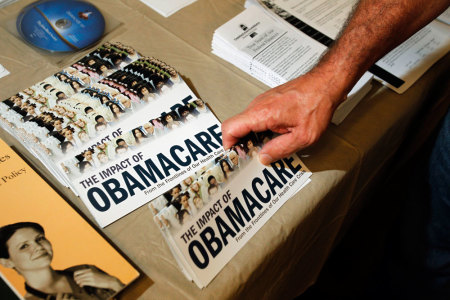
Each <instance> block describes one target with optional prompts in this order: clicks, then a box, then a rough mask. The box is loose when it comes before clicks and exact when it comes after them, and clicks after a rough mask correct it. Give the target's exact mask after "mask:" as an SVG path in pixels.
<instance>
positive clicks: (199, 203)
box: [194, 197, 203, 209]
mask: <svg viewBox="0 0 450 300" xmlns="http://www.w3.org/2000/svg"><path fill="white" fill-rule="evenodd" d="M194 205H195V207H197V208H198V209H200V208H202V207H203V200H202V199H200V197H195V198H194Z"/></svg>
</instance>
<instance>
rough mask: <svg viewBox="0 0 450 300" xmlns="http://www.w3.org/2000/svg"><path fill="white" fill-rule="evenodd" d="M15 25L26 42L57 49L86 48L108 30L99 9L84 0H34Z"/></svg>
mask: <svg viewBox="0 0 450 300" xmlns="http://www.w3.org/2000/svg"><path fill="white" fill-rule="evenodd" d="M16 25H17V30H18V31H19V33H20V35H21V36H22V37H23V38H24V39H25V40H26V41H28V42H29V43H31V44H33V45H35V46H36V47H39V48H41V49H45V50H49V51H56V52H67V51H75V50H78V49H81V48H84V47H87V46H89V45H91V44H93V43H95V42H96V41H98V40H99V39H100V38H101V36H102V35H103V32H104V31H105V19H104V18H103V15H102V14H101V13H100V11H99V10H98V9H97V8H96V7H95V6H93V5H92V4H90V3H87V2H85V1H81V0H44V1H37V2H34V3H32V4H30V5H28V6H27V7H25V8H24V9H23V10H22V12H21V13H20V14H19V17H18V18H17V23H16Z"/></svg>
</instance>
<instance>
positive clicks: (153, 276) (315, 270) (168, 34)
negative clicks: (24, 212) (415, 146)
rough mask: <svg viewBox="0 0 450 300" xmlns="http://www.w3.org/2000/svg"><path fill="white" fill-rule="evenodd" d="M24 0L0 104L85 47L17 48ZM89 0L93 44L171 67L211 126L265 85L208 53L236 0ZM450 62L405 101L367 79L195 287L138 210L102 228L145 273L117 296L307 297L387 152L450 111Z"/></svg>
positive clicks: (12, 10) (4, 50)
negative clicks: (355, 100)
mask: <svg viewBox="0 0 450 300" xmlns="http://www.w3.org/2000/svg"><path fill="white" fill-rule="evenodd" d="M30 2H31V1H29V0H22V1H19V2H17V3H15V4H12V5H10V6H8V7H6V8H4V9H2V10H0V45H1V54H0V64H2V65H3V66H4V67H6V69H8V70H9V71H10V72H11V74H10V75H9V76H7V77H4V78H1V79H0V99H6V98H7V97H9V96H11V95H13V94H14V93H16V92H17V91H19V90H21V89H24V88H26V87H28V86H30V85H32V84H34V83H36V82H38V81H39V80H41V79H43V78H45V77H47V76H48V75H50V74H53V73H55V72H56V71H58V70H60V69H61V68H62V67H64V66H66V65H68V64H70V63H71V62H74V61H75V60H76V59H78V58H80V57H82V56H83V55H85V54H86V53H87V52H88V51H89V50H85V51H82V52H78V53H74V54H66V55H56V56H52V55H49V54H46V53H43V52H40V51H38V50H36V49H33V48H31V47H30V46H28V45H26V44H25V43H24V42H23V41H21V40H20V39H19V38H18V37H17V36H16V35H15V34H14V32H13V31H14V29H13V25H14V22H15V18H16V16H17V14H18V12H19V11H20V9H21V8H22V7H23V6H25V5H27V4H28V3H30ZM92 2H93V3H94V4H95V5H96V6H97V7H98V8H100V10H101V11H102V12H103V13H104V14H105V16H106V19H107V33H106V34H105V36H104V38H103V39H102V41H108V40H114V41H121V42H122V43H124V44H128V45H131V46H133V47H135V48H136V49H137V50H138V51H140V52H141V53H143V54H144V55H147V56H155V57H157V58H159V59H161V60H163V61H165V62H167V63H168V64H170V65H172V66H174V67H175V68H176V69H177V70H178V71H179V72H180V74H182V76H183V78H184V79H185V81H186V82H187V83H188V84H189V85H190V87H191V88H192V89H193V90H194V91H195V92H196V93H197V94H198V95H199V97H201V98H202V99H203V100H205V101H206V102H208V103H209V104H210V106H211V107H212V109H213V110H214V112H215V113H216V115H217V117H218V118H219V119H220V120H224V119H226V118H228V117H230V116H232V115H233V114H235V113H237V112H239V111H241V110H243V109H244V108H245V107H246V105H247V104H248V103H249V102H250V101H251V100H252V99H253V98H254V97H255V96H257V95H258V94H259V93H261V92H263V91H264V90H265V89H267V87H266V86H264V85H263V84H262V83H260V82H258V81H256V80H255V79H253V78H252V77H250V76H249V75H247V74H245V73H244V72H242V71H240V70H239V69H237V68H235V67H234V66H232V65H230V64H228V63H227V62H225V61H223V60H221V59H220V58H218V57H216V56H214V55H213V54H211V53H210V45H211V40H212V35H213V32H214V30H215V29H216V28H218V27H219V26H220V25H222V24H223V23H225V22H226V21H228V20H229V19H230V18H232V17H233V16H235V15H236V14H238V13H239V12H240V11H242V10H243V9H244V7H243V2H244V1H243V0H222V1H214V0H198V1H197V2H195V3H194V4H192V5H190V6H188V7H186V8H184V9H183V10H181V11H179V12H177V13H176V14H174V15H172V16H171V17H169V18H164V17H162V16H160V15H158V14H157V13H156V12H154V11H153V10H151V9H150V8H149V7H147V6H145V5H144V4H142V3H141V2H139V1H137V0H122V1H120V0H98V1H92ZM449 65H450V57H449V56H448V55H447V56H446V57H445V58H444V59H442V60H441V61H440V62H439V63H438V64H436V65H435V66H434V67H433V68H432V69H431V70H430V71H428V72H427V73H426V74H425V75H424V76H423V77H422V78H421V79H420V80H419V81H418V82H417V83H416V84H415V85H414V86H413V87H411V88H410V89H409V90H408V91H407V92H406V93H404V94H403V95H398V94H395V93H394V92H392V91H390V90H389V89H387V88H386V87H383V86H382V85H380V84H378V83H375V84H374V87H373V88H372V90H371V92H370V93H369V95H368V96H367V97H366V98H365V99H364V100H363V101H362V102H361V103H360V104H359V105H358V106H357V107H356V108H355V109H354V110H353V112H352V113H351V114H350V115H349V116H348V117H347V118H346V120H344V122H343V123H342V124H341V125H339V126H335V125H330V127H329V129H328V130H327V131H326V132H325V134H324V136H323V137H322V138H321V139H320V141H319V142H318V143H317V144H315V145H314V146H312V147H310V148H308V149H305V150H303V151H302V152H301V153H299V155H301V156H302V159H303V160H304V161H305V163H306V165H307V166H308V167H309V168H310V169H311V171H312V172H313V175H312V177H311V179H312V182H311V183H310V184H309V185H308V186H306V188H304V189H303V190H301V191H300V192H299V193H298V194H296V195H295V196H294V197H292V198H291V199H290V200H289V201H288V202H287V203H286V204H285V205H284V206H283V207H282V208H281V209H280V210H279V211H278V212H277V213H276V214H275V215H274V216H273V218H272V219H271V220H270V221H269V222H268V223H267V224H266V225H265V226H264V227H263V228H262V229H261V230H260V231H259V232H258V233H257V234H256V235H255V236H254V237H253V238H252V239H251V240H250V242H248V243H247V245H245V246H244V247H243V249H242V250H241V251H239V252H238V253H237V255H236V256H235V257H234V258H233V259H232V260H231V261H230V262H229V263H228V264H227V265H226V266H225V267H224V269H223V270H222V271H221V272H220V273H219V274H218V275H217V277H216V278H215V279H214V280H213V281H212V282H211V283H210V284H209V286H208V287H206V288H205V289H203V290H200V289H198V288H197V287H196V285H195V284H194V283H191V282H189V281H188V280H186V278H185V277H184V275H183V274H182V273H181V271H180V270H179V269H178V266H177V265H176V263H175V261H174V260H173V258H172V256H171V254H170V251H169V248H168V246H167V245H166V242H165V241H164V239H163V237H162V235H161V233H160V232H159V229H158V228H157V226H156V225H155V224H154V223H153V221H152V214H151V212H150V210H149V209H148V208H147V207H146V206H143V207H141V208H139V209H137V210H136V211H134V212H132V213H131V214H129V215H127V216H126V217H124V218H122V219H120V220H118V221H117V222H115V223H113V224H112V225H110V226H108V227H106V228H104V229H103V230H102V231H103V232H104V234H105V235H106V236H107V237H109V239H110V240H111V241H112V242H114V243H115V244H116V245H117V246H118V247H119V248H120V249H121V250H122V251H123V252H124V253H125V254H126V255H127V256H128V257H129V258H130V259H131V260H132V261H133V262H134V263H136V264H137V265H138V266H139V267H140V268H141V270H142V272H143V273H144V274H145V275H146V276H144V277H143V278H141V279H139V280H138V281H137V282H136V283H135V284H133V285H132V286H131V287H130V288H128V289H126V290H125V291H124V295H123V297H122V298H123V299H130V298H131V299H133V298H140V299H229V298H232V299H257V298H263V299H289V298H292V297H294V296H296V295H299V294H301V293H302V292H304V291H305V290H306V289H307V288H308V287H309V286H310V285H312V284H313V283H314V281H315V280H316V278H317V276H318V274H319V272H320V270H321V267H322V266H323V264H324V262H325V260H326V259H327V257H328V255H329V253H330V251H331V250H332V249H333V247H334V246H335V245H336V243H337V242H338V241H339V239H340V238H341V237H342V235H343V234H344V233H345V231H346V229H347V228H348V226H349V225H350V224H351V220H352V219H353V218H354V216H355V215H356V214H357V213H358V211H359V209H360V207H361V206H363V205H364V199H365V198H366V197H367V194H368V193H370V191H371V189H373V188H374V186H375V183H376V182H377V181H378V180H380V179H382V178H384V177H385V176H386V174H387V173H388V171H389V168H390V167H391V166H392V163H393V162H392V157H393V155H394V154H395V153H396V151H397V149H398V148H399V146H400V144H401V143H402V142H403V141H404V139H405V136H406V134H407V132H408V129H409V128H411V125H412V124H414V122H415V120H417V116H418V115H419V114H421V113H422V112H423V110H424V107H425V106H427V107H431V108H430V109H428V110H427V115H429V116H432V117H430V118H429V120H428V121H429V123H428V124H427V126H425V127H423V128H424V130H423V132H418V135H420V136H426V135H427V132H429V131H430V130H431V129H432V128H433V127H434V126H435V124H436V123H437V120H439V119H440V117H441V116H442V114H443V113H444V111H445V108H446V107H448V105H449V101H448V99H449V88H448V86H449V84H448V78H447V76H446V73H448V67H449ZM426 103H431V104H432V105H429V104H427V105H426ZM432 121H433V122H432ZM433 123H434V124H433ZM0 137H1V138H2V139H4V140H5V141H6V142H7V143H8V144H10V145H12V146H14V147H15V148H16V149H18V151H19V152H20V153H21V154H22V155H23V156H24V157H25V158H26V159H27V160H28V162H29V163H30V164H31V165H32V166H33V167H34V168H35V169H36V170H38V171H39V173H40V174H41V175H42V176H43V177H44V178H46V179H47V180H48V181H49V182H50V183H51V184H52V185H53V187H54V188H55V189H56V190H57V191H58V192H60V193H61V194H63V195H64V196H65V198H66V199H67V200H68V201H69V202H71V203H73V204H74V205H75V206H76V207H77V208H79V209H80V211H81V212H82V213H84V214H85V215H86V216H87V218H90V219H91V220H92V217H91V216H90V214H89V212H88V211H87V209H86V208H85V207H84V205H83V204H82V202H81V200H80V199H79V198H77V197H76V196H75V195H74V194H73V193H72V192H71V191H70V190H68V189H67V188H65V187H64V186H62V185H61V184H59V183H58V182H57V181H56V179H55V178H53V177H52V176H51V175H50V173H49V172H48V171H47V170H46V169H45V167H44V166H43V165H42V164H41V163H40V162H39V161H37V160H36V159H35V158H34V157H32V155H31V154H29V153H28V152H27V151H26V150H25V149H24V148H23V147H22V146H21V145H20V144H19V143H18V142H17V141H16V140H15V139H14V138H13V137H11V136H9V135H8V134H6V133H5V132H4V131H1V132H0ZM418 140H419V141H420V140H421V139H420V138H419V139H418ZM386 209H389V208H386ZM149 278H150V279H149Z"/></svg>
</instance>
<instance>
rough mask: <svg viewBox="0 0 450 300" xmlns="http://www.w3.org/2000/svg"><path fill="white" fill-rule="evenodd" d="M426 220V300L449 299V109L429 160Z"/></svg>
mask: <svg viewBox="0 0 450 300" xmlns="http://www.w3.org/2000/svg"><path fill="white" fill-rule="evenodd" d="M428 171H429V176H428V184H429V187H430V192H431V194H430V196H431V197H430V200H431V203H430V219H429V222H428V224H427V251H426V258H425V268H426V271H427V278H428V281H429V282H428V285H429V289H430V291H432V292H433V293H434V294H435V295H433V298H430V299H450V109H449V110H448V111H447V115H446V116H445V118H444V120H443V124H442V126H441V128H440V131H439V134H438V137H437V139H436V142H435V144H434V147H433V150H432V153H431V157H430V162H429V169H428Z"/></svg>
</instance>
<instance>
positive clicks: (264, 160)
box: [259, 154, 272, 166]
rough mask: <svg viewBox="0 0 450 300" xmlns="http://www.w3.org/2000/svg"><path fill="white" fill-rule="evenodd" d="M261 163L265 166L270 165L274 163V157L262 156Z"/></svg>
mask: <svg viewBox="0 0 450 300" xmlns="http://www.w3.org/2000/svg"><path fill="white" fill-rule="evenodd" d="M259 161H260V162H261V163H262V164H263V165H266V166H267V165H268V164H270V163H271V162H272V156H270V155H269V154H260V155H259Z"/></svg>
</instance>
